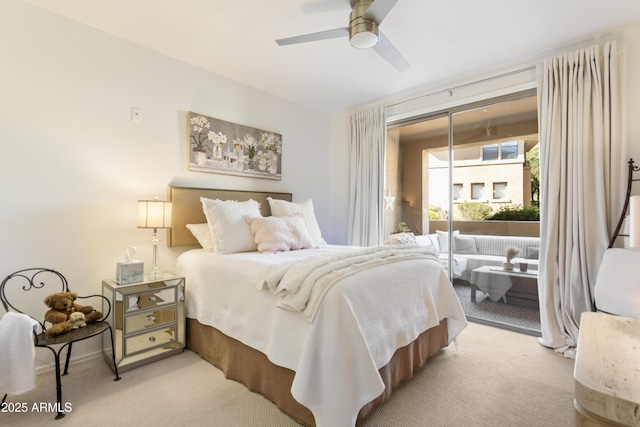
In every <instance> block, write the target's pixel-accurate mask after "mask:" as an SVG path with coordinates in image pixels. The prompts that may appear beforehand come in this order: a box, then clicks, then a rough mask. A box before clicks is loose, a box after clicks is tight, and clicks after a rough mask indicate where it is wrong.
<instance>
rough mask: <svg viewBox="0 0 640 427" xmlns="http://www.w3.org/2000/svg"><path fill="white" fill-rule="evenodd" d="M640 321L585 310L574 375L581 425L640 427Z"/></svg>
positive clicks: (577, 408)
mask: <svg viewBox="0 0 640 427" xmlns="http://www.w3.org/2000/svg"><path fill="white" fill-rule="evenodd" d="M639 349H640V319H633V318H630V317H622V316H614V315H611V314H604V313H582V316H581V317H580V334H579V336H578V347H577V350H578V351H577V353H576V363H575V367H574V371H573V378H574V385H575V391H574V402H573V403H574V407H575V410H576V426H578V427H596V426H599V427H601V426H640V413H639V409H638V408H640V381H638V372H640V357H638V350H639Z"/></svg>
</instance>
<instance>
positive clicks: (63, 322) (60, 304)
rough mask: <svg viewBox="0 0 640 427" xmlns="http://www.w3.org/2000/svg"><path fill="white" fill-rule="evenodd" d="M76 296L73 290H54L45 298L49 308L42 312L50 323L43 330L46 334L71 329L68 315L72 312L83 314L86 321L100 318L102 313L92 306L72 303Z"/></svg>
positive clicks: (54, 334)
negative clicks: (54, 291) (49, 325)
mask: <svg viewBox="0 0 640 427" xmlns="http://www.w3.org/2000/svg"><path fill="white" fill-rule="evenodd" d="M77 298H78V294H76V293H75V292H56V293H54V294H51V295H49V296H48V297H47V298H45V300H44V303H45V304H46V305H47V307H49V310H48V311H47V312H46V313H45V314H44V320H45V321H47V322H49V323H51V327H49V328H48V329H47V330H46V331H45V333H46V334H47V336H49V337H53V336H56V335H60V334H62V333H64V332H67V331H70V330H71V329H73V324H71V322H70V321H69V316H70V315H71V314H72V313H74V312H81V313H82V314H84V315H85V322H86V323H91V322H95V321H96V320H100V319H102V313H100V312H99V311H96V310H94V309H93V307H91V306H88V305H87V306H83V305H80V304H76V303H74V301H75V300H76V299H77Z"/></svg>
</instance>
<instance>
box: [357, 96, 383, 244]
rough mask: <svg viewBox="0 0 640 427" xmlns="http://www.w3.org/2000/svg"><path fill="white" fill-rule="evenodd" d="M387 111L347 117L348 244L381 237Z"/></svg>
mask: <svg viewBox="0 0 640 427" xmlns="http://www.w3.org/2000/svg"><path fill="white" fill-rule="evenodd" d="M385 135H386V114H385V109H384V107H376V108H372V109H369V110H366V111H360V112H358V113H355V114H353V115H351V116H350V117H349V244H352V245H358V246H375V245H379V244H380V243H382V240H383V230H382V228H383V217H382V215H383V212H382V211H383V191H384V174H385V170H384V163H385V161H384V159H385V157H384V155H385Z"/></svg>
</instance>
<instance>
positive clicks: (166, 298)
mask: <svg viewBox="0 0 640 427" xmlns="http://www.w3.org/2000/svg"><path fill="white" fill-rule="evenodd" d="M175 289H176V288H175V287H169V288H164V289H158V290H157V291H153V292H143V293H140V294H136V295H131V296H129V299H130V300H131V302H130V305H129V308H128V309H127V313H130V312H131V311H134V310H137V309H143V308H150V307H160V306H163V305H168V304H175V302H176V290H175Z"/></svg>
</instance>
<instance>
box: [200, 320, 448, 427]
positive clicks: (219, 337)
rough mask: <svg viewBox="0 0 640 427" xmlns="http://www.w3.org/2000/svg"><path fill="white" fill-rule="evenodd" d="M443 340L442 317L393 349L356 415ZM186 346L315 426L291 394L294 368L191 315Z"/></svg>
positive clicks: (445, 337) (444, 343)
mask: <svg viewBox="0 0 640 427" xmlns="http://www.w3.org/2000/svg"><path fill="white" fill-rule="evenodd" d="M447 343H448V333H447V320H446V319H443V320H442V321H440V324H439V325H438V326H436V327H433V328H431V329H429V330H427V331H425V332H423V333H422V334H421V335H420V336H419V337H418V338H417V339H416V340H415V341H413V342H412V343H411V344H409V345H407V346H405V347H402V348H399V349H398V350H396V352H395V353H394V355H393V357H392V358H391V360H390V361H389V363H388V364H387V365H385V366H383V367H382V368H380V370H379V372H380V375H381V377H382V380H383V381H384V384H385V390H384V392H383V393H382V394H381V395H380V396H378V397H377V398H376V399H374V400H372V401H371V402H369V403H368V404H366V405H365V406H363V407H362V409H361V410H360V413H359V414H358V419H362V418H364V417H366V416H367V414H369V412H371V410H373V408H375V407H376V406H379V405H380V404H382V403H383V402H384V401H386V400H387V399H389V397H390V396H391V392H392V390H393V389H394V388H396V387H397V386H398V385H399V384H400V382H401V381H403V380H406V379H409V378H411V377H413V370H414V369H417V368H420V367H422V366H423V365H424V363H425V362H426V360H427V358H428V357H430V356H432V355H434V354H435V353H436V352H437V351H438V350H440V349H441V348H443V347H446V346H447ZM187 347H188V348H189V349H191V350H193V351H194V352H196V353H198V354H199V355H200V357H202V358H203V359H205V360H206V361H208V362H209V363H211V364H213V365H214V366H216V367H217V368H219V369H220V370H222V372H224V374H225V377H226V378H228V379H231V380H234V381H237V382H239V383H241V384H243V385H244V386H245V387H247V388H248V389H249V390H251V391H254V392H257V393H260V394H261V395H263V396H264V397H266V398H267V399H269V400H270V401H271V402H273V403H274V404H275V405H276V406H278V408H280V410H282V411H283V412H284V413H286V414H287V415H289V416H290V417H291V418H293V419H294V420H296V421H297V422H299V423H302V424H304V425H307V426H315V421H314V418H313V414H312V413H311V411H310V410H309V409H307V408H306V407H305V406H303V405H301V404H300V403H298V402H297V401H296V400H295V399H294V398H293V396H292V395H291V384H292V383H293V377H294V375H295V372H294V371H292V370H290V369H287V368H283V367H281V366H277V365H274V364H273V363H271V362H270V361H269V359H268V358H267V356H266V355H264V354H263V353H261V352H259V351H258V350H255V349H253V348H251V347H248V346H246V345H244V344H242V343H241V342H240V341H237V340H235V339H233V338H230V337H228V336H227V335H225V334H223V333H222V332H220V331H218V330H217V329H215V328H213V327H210V326H206V325H202V324H201V323H200V322H198V321H197V320H195V319H187Z"/></svg>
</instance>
